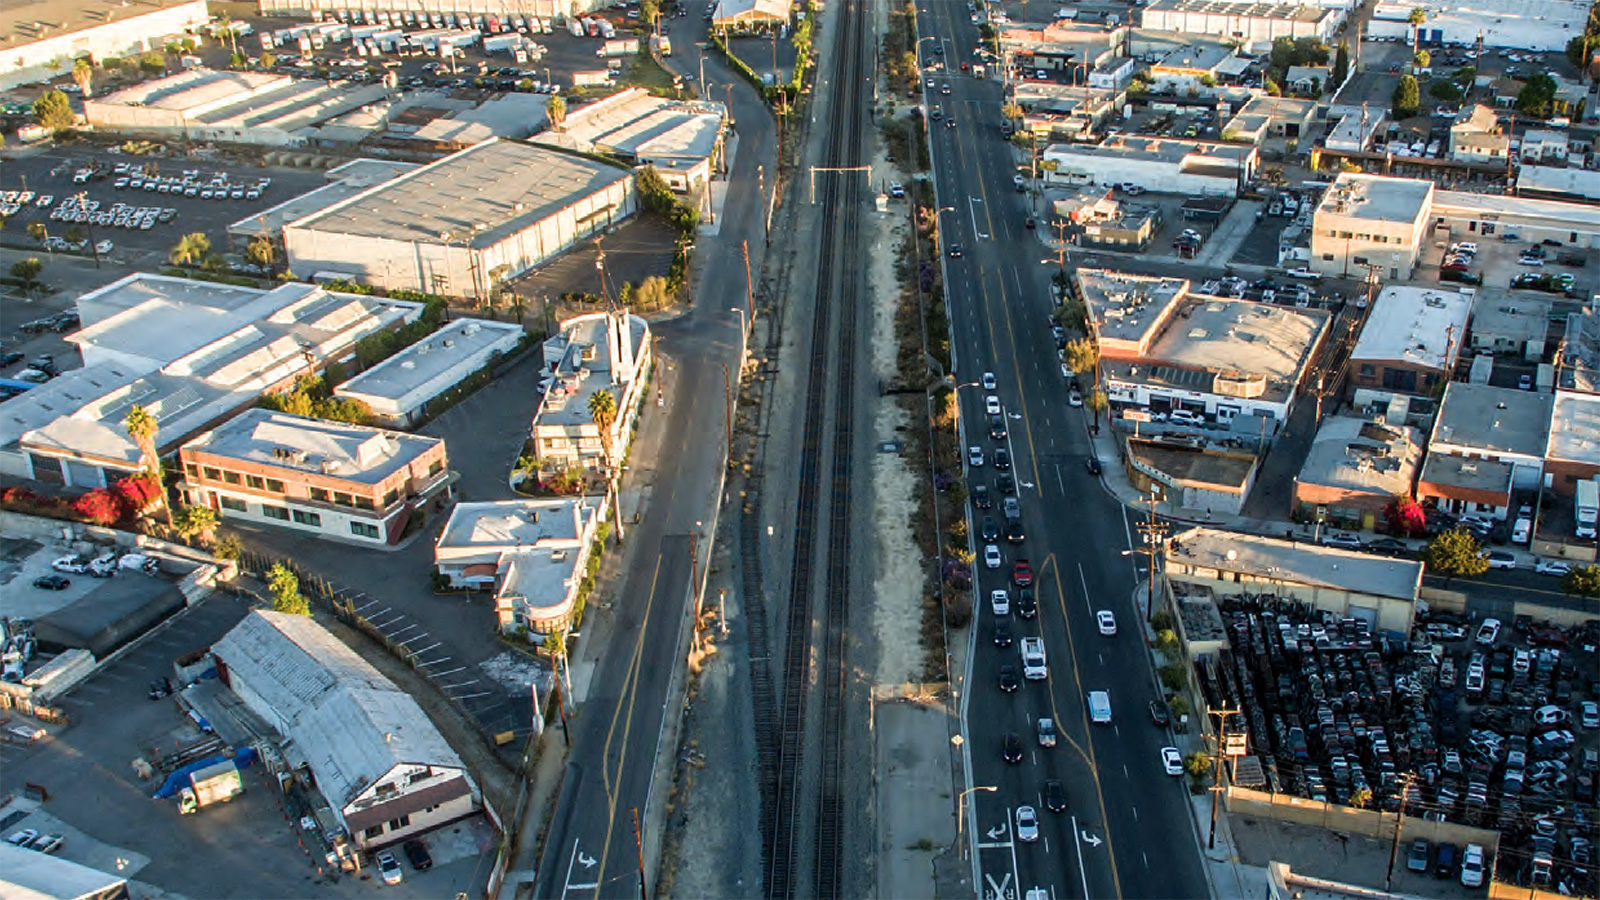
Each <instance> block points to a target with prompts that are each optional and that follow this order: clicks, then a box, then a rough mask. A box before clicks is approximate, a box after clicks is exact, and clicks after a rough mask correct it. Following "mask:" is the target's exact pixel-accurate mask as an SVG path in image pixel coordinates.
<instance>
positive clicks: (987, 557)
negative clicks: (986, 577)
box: [983, 544, 1003, 569]
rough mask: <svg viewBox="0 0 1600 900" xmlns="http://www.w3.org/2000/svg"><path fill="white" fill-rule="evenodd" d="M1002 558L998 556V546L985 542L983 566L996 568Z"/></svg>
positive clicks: (998, 566)
mask: <svg viewBox="0 0 1600 900" xmlns="http://www.w3.org/2000/svg"><path fill="white" fill-rule="evenodd" d="M1001 562H1003V560H1002V559H1001V557H1000V548H999V547H998V546H996V545H994V544H985V545H984V547H983V567H984V568H986V569H998V568H1000V564H1001Z"/></svg>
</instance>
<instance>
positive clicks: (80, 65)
mask: <svg viewBox="0 0 1600 900" xmlns="http://www.w3.org/2000/svg"><path fill="white" fill-rule="evenodd" d="M72 83H73V84H76V85H77V86H78V90H81V91H83V96H84V97H88V96H90V95H91V94H93V93H94V66H91V65H89V61H88V60H87V59H84V58H82V57H79V58H78V61H77V62H75V63H73V64H72Z"/></svg>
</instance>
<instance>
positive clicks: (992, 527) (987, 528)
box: [983, 516, 1000, 541]
mask: <svg viewBox="0 0 1600 900" xmlns="http://www.w3.org/2000/svg"><path fill="white" fill-rule="evenodd" d="M983 539H984V540H985V541H997V540H999V539H1000V525H999V524H998V523H997V522H995V520H993V519H991V518H988V517H987V516H985V517H984V520H983Z"/></svg>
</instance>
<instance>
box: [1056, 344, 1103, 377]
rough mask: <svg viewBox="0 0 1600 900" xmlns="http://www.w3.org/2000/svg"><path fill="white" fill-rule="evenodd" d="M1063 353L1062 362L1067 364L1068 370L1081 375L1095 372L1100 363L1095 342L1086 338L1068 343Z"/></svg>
mask: <svg viewBox="0 0 1600 900" xmlns="http://www.w3.org/2000/svg"><path fill="white" fill-rule="evenodd" d="M1062 353H1063V356H1062V361H1063V362H1065V363H1066V364H1067V368H1068V369H1071V370H1072V371H1074V372H1076V373H1078V374H1079V375H1082V374H1084V373H1086V372H1092V371H1094V367H1095V364H1096V363H1098V362H1099V361H1100V351H1099V349H1097V348H1096V347H1095V344H1094V341H1092V340H1090V339H1089V338H1086V337H1081V338H1074V339H1073V340H1070V341H1067V346H1066V348H1065V349H1064V350H1063V351H1062Z"/></svg>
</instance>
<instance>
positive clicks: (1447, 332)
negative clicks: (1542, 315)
mask: <svg viewBox="0 0 1600 900" xmlns="http://www.w3.org/2000/svg"><path fill="white" fill-rule="evenodd" d="M1472 301H1473V297H1472V294H1471V293H1470V292H1457V291H1446V290H1438V289H1434V288H1414V287H1405V286H1400V285H1391V286H1389V287H1386V288H1384V289H1383V290H1382V291H1381V292H1380V293H1379V294H1378V297H1377V299H1376V300H1375V301H1373V304H1372V309H1371V310H1369V311H1368V313H1367V323H1366V325H1365V326H1364V327H1363V328H1362V329H1361V337H1359V338H1357V339H1356V345H1355V348H1354V349H1352V350H1351V351H1350V376H1349V382H1350V392H1351V399H1352V401H1353V402H1354V405H1355V406H1356V407H1357V408H1360V409H1366V408H1369V407H1378V408H1380V410H1382V411H1385V413H1386V415H1387V416H1388V421H1390V422H1403V421H1406V420H1407V419H1409V418H1412V417H1418V416H1420V417H1422V418H1424V419H1425V418H1426V417H1427V416H1429V415H1431V414H1432V412H1433V406H1434V399H1433V398H1434V397H1435V396H1436V392H1437V391H1438V390H1439V386H1440V385H1441V384H1444V383H1445V382H1448V381H1449V380H1450V376H1451V373H1452V372H1454V371H1455V365H1456V360H1457V359H1459V358H1460V356H1461V348H1462V347H1463V346H1465V345H1466V332H1467V320H1468V318H1469V317H1470V316H1471V314H1472ZM1396 398H1400V399H1401V400H1402V401H1403V402H1402V404H1401V408H1399V409H1397V410H1393V411H1392V412H1391V411H1389V406H1390V404H1391V401H1393V400H1395V399H1396Z"/></svg>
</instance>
